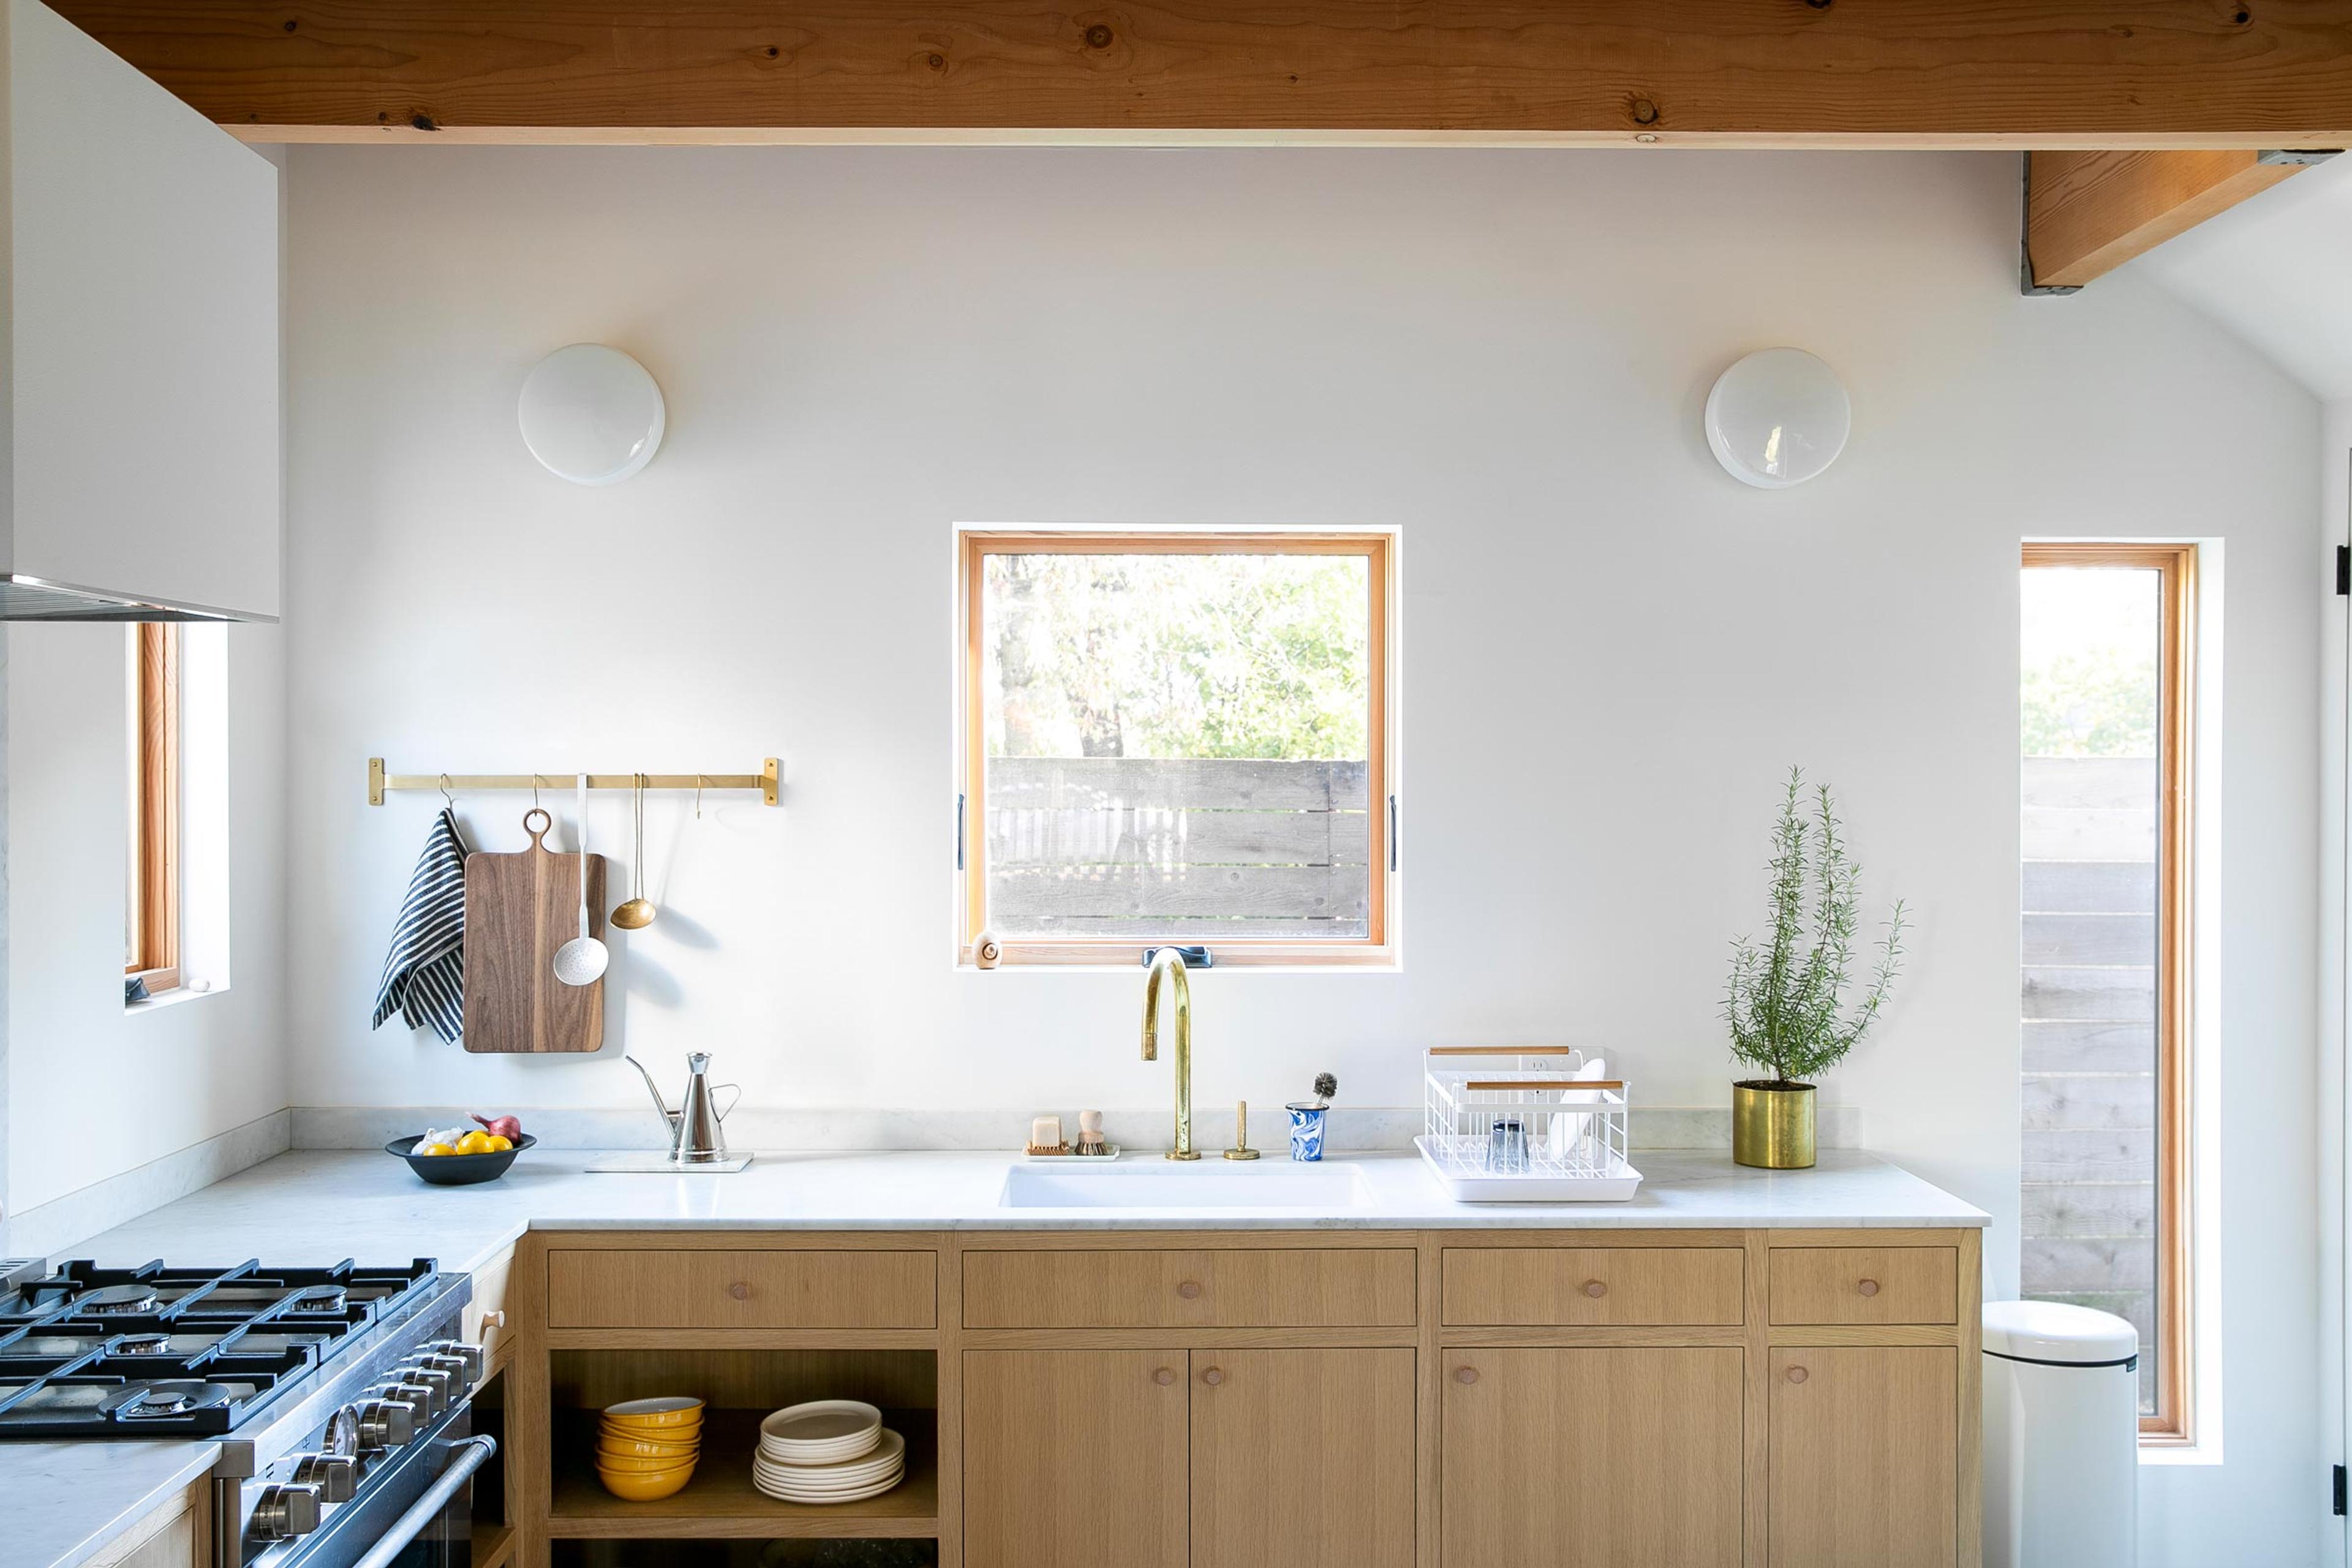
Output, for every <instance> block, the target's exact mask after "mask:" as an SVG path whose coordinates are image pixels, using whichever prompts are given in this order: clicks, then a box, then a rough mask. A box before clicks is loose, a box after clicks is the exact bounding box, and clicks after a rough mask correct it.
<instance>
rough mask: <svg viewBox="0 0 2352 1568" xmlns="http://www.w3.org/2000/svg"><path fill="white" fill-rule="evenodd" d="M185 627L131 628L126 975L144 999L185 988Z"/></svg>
mask: <svg viewBox="0 0 2352 1568" xmlns="http://www.w3.org/2000/svg"><path fill="white" fill-rule="evenodd" d="M182 641H183V639H182V636H181V630H180V627H179V626H177V625H176V624H174V623H172V622H166V621H143V622H141V623H140V624H139V625H138V626H134V627H133V628H132V648H133V658H134V660H135V668H134V670H133V674H132V692H133V700H134V701H135V703H136V708H135V710H134V712H135V722H134V724H133V726H132V745H133V748H134V751H133V755H132V761H133V764H134V771H135V780H136V782H135V784H134V787H133V790H132V798H131V814H132V827H133V833H132V839H131V855H132V866H131V885H132V887H133V888H134V889H136V891H137V897H138V905H139V907H138V910H137V911H136V914H135V917H134V919H133V920H132V921H131V922H130V923H131V927H132V930H131V939H132V947H131V952H130V953H128V954H127V955H126V963H124V966H123V973H124V975H125V977H126V978H128V977H129V976H131V975H138V976H139V977H141V978H142V979H143V980H144V981H145V982H146V984H147V993H148V994H149V995H151V996H152V995H154V994H157V993H159V992H164V991H172V990H176V989H177V988H178V986H179V984H180V893H181V889H180V868H181V858H180V782H181V781H180V672H181V664H182Z"/></svg>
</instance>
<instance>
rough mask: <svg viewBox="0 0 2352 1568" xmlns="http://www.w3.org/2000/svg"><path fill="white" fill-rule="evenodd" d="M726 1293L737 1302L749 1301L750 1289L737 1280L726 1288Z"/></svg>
mask: <svg viewBox="0 0 2352 1568" xmlns="http://www.w3.org/2000/svg"><path fill="white" fill-rule="evenodd" d="M727 1293H728V1294H729V1295H730V1296H732V1297H734V1298H735V1299H736V1300H738V1301H748V1300H751V1286H749V1285H747V1284H745V1283H744V1282H743V1281H742V1280H740V1279H738V1280H737V1281H735V1283H734V1284H732V1285H730V1286H729V1287H727Z"/></svg>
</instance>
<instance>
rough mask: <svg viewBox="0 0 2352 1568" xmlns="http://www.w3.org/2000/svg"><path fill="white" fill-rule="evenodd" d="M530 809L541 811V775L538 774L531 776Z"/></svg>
mask: <svg viewBox="0 0 2352 1568" xmlns="http://www.w3.org/2000/svg"><path fill="white" fill-rule="evenodd" d="M530 808H531V810H533V811H538V810H540V809H541V806H540V804H539V775H538V774H537V773H533V774H531V775H530Z"/></svg>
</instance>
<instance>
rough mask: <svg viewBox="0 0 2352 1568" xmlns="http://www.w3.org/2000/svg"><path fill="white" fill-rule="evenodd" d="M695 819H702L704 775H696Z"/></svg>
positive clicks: (698, 820)
mask: <svg viewBox="0 0 2352 1568" xmlns="http://www.w3.org/2000/svg"><path fill="white" fill-rule="evenodd" d="M694 820H695V821H697V822H700V821H701V820H702V775H701V774H700V773H697V774H695V775H694Z"/></svg>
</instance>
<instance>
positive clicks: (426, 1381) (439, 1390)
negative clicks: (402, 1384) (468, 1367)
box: [400, 1356, 466, 1415]
mask: <svg viewBox="0 0 2352 1568" xmlns="http://www.w3.org/2000/svg"><path fill="white" fill-rule="evenodd" d="M400 1375H401V1376H402V1377H403V1378H404V1379H405V1380H406V1381H408V1382H410V1383H413V1384H416V1385H417V1386H418V1387H420V1388H426V1389H430V1390H431V1391H432V1393H433V1411H434V1414H435V1415H439V1414H440V1413H441V1412H442V1411H444V1410H446V1409H448V1408H449V1406H451V1405H455V1404H456V1403H457V1401H458V1400H460V1399H463V1398H464V1397H465V1396H466V1384H465V1381H464V1380H463V1379H462V1378H460V1377H459V1376H458V1375H457V1373H454V1372H451V1371H450V1370H449V1369H448V1368H446V1367H440V1366H434V1365H432V1364H430V1362H429V1358H427V1357H425V1356H416V1357H413V1358H411V1360H410V1361H409V1363H407V1364H406V1365H405V1366H403V1367H402V1368H401V1369H400Z"/></svg>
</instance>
